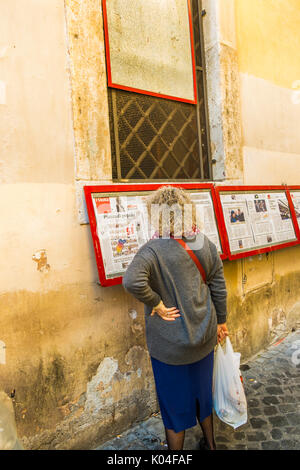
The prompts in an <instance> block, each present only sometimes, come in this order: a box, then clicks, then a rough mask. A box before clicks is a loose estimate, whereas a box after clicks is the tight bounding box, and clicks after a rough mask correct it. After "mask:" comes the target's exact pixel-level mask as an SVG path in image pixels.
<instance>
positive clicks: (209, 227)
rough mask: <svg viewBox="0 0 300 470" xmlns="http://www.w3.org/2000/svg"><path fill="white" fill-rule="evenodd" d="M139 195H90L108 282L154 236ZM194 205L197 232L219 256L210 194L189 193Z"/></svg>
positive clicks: (123, 270)
mask: <svg viewBox="0 0 300 470" xmlns="http://www.w3.org/2000/svg"><path fill="white" fill-rule="evenodd" d="M147 195H148V194H139V195H124V196H122V195H117V196H115V195H107V196H103V195H101V196H100V195H99V196H98V195H97V194H96V193H95V194H93V196H92V201H93V207H94V213H95V217H96V223H97V235H98V238H99V243H100V247H101V253H102V258H103V264H104V270H105V276H106V278H107V279H112V278H114V277H118V276H122V275H123V274H124V272H125V271H126V269H127V267H128V265H129V264H130V262H131V261H132V259H133V257H134V255H135V254H136V253H137V251H138V250H139V248H140V247H141V246H142V245H144V243H146V242H147V241H148V240H149V239H150V238H151V237H152V236H154V235H155V227H152V226H150V224H149V217H148V211H147V207H146V198H147ZM190 195H191V198H192V200H193V202H194V203H195V204H196V209H197V216H198V217H199V220H200V221H201V224H200V229H201V231H202V232H203V233H205V235H207V237H208V238H209V239H210V240H211V241H212V242H213V243H215V245H216V246H217V249H218V252H219V253H221V244H220V239H219V232H218V227H217V223H216V218H215V214H214V207H213V203H212V198H211V194H210V192H209V191H201V192H197V193H190Z"/></svg>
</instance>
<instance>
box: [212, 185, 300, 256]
mask: <svg viewBox="0 0 300 470" xmlns="http://www.w3.org/2000/svg"><path fill="white" fill-rule="evenodd" d="M290 188H291V187H287V186H279V185H275V186H216V187H215V192H216V201H217V205H218V209H219V210H218V215H219V230H220V232H221V234H222V239H223V240H224V245H225V253H226V254H227V255H228V258H229V260H235V259H240V258H246V257H248V256H253V255H260V254H263V253H268V252H271V251H275V250H279V249H282V248H287V247H290V246H295V245H298V244H299V243H300V232H299V228H298V223H297V219H296V213H295V209H294V205H293V203H292V200H291V196H290V192H289V189H290ZM299 189H300V187H299ZM227 191H228V192H229V193H230V192H233V191H241V192H245V191H254V192H259V191H261V192H266V191H285V193H286V196H287V200H288V203H289V208H290V212H291V218H292V222H293V225H294V230H295V235H296V238H297V239H296V240H294V241H291V242H286V243H278V244H277V245H272V246H267V247H264V248H258V249H254V250H249V251H243V252H240V253H234V254H233V253H231V251H230V245H229V239H228V235H227V230H226V225H225V218H224V213H223V208H222V204H221V198H220V193H221V192H227Z"/></svg>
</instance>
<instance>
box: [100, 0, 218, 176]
mask: <svg viewBox="0 0 300 470" xmlns="http://www.w3.org/2000/svg"><path fill="white" fill-rule="evenodd" d="M191 9H192V20H193V21H192V23H193V37H194V51H195V63H196V78H197V93H198V100H197V105H195V104H189V103H184V102H180V101H173V100H168V99H165V98H159V97H155V96H150V95H144V94H140V93H135V92H129V91H123V90H119V89H115V88H109V89H108V101H109V117H110V134H111V146H112V168H113V180H114V181H119V182H127V181H129V182H133V181H139V180H140V181H144V180H147V181H153V182H154V181H160V180H164V181H165V180H172V181H176V180H180V181H184V180H189V181H203V180H208V179H210V178H211V165H210V150H209V149H210V146H209V133H208V113H207V104H206V103H207V99H206V82H205V61H204V47H203V32H202V15H201V2H200V1H198V0H191Z"/></svg>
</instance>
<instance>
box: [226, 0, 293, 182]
mask: <svg viewBox="0 0 300 470" xmlns="http://www.w3.org/2000/svg"><path fill="white" fill-rule="evenodd" d="M235 22H236V33H237V34H236V37H237V50H238V64H239V70H240V83H241V111H242V129H243V156H244V182H245V183H250V184H281V183H287V184H299V172H300V133H299V121H300V100H299V94H298V95H297V90H299V89H300V82H299V79H300V63H299V60H298V59H297V57H298V55H299V48H300V32H299V31H300V29H299V25H300V4H299V1H298V0H275V1H274V0H264V1H261V0H235Z"/></svg>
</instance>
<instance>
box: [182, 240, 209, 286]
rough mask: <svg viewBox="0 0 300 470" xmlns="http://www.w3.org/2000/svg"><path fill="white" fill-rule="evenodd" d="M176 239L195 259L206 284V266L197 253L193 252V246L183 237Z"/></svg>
mask: <svg viewBox="0 0 300 470" xmlns="http://www.w3.org/2000/svg"><path fill="white" fill-rule="evenodd" d="M174 240H176V241H177V242H178V243H180V245H181V246H182V247H183V248H184V249H185V250H186V251H187V253H188V254H189V255H190V257H191V258H192V260H193V261H194V263H195V264H196V266H197V268H198V269H199V271H200V274H201V276H202V279H203V281H204V284H206V274H205V271H204V268H203V266H202V264H201V263H200V261H199V259H198V258H197V256H196V255H195V253H194V252H193V250H191V248H190V247H189V246H188V245H187V244H186V243H185V242H184V241H183V240H182V238H174Z"/></svg>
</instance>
